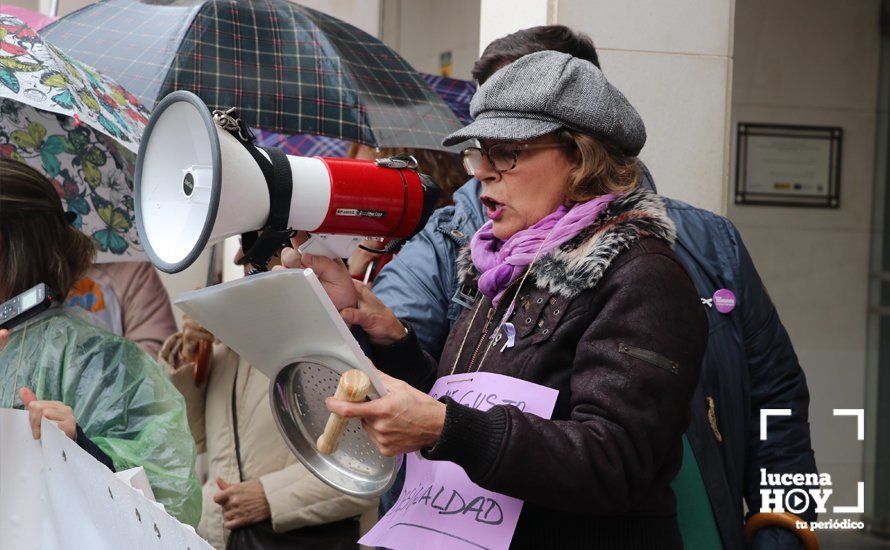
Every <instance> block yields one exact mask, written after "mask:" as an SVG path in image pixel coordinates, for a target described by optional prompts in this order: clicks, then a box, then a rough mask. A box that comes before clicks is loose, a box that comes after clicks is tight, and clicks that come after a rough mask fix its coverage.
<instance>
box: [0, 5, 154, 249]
mask: <svg viewBox="0 0 890 550" xmlns="http://www.w3.org/2000/svg"><path fill="white" fill-rule="evenodd" d="M0 37H2V38H0V156H3V157H7V158H13V159H16V160H19V161H21V162H24V163H26V164H29V165H30V166H33V167H34V168H36V169H38V170H40V171H41V172H42V173H44V174H46V175H47V176H48V177H49V178H50V179H51V180H52V181H53V184H54V185H55V186H56V189H57V190H58V191H59V195H60V196H61V198H62V202H63V205H64V207H65V209H66V210H67V211H69V212H73V213H74V214H76V215H77V217H76V220H75V222H74V223H75V225H77V227H79V228H80V229H81V231H83V232H84V233H85V234H87V235H89V236H91V237H92V238H93V241H94V242H95V244H96V247H97V250H98V253H99V257H98V261H100V262H107V261H121V260H144V259H145V255H144V253H143V252H142V248H141V246H139V241H138V238H137V235H136V228H135V226H134V223H133V220H134V216H133V197H132V174H133V169H134V167H135V157H136V155H135V154H134V153H133V151H134V150H136V149H137V148H138V142H139V136H140V135H141V134H142V131H143V129H144V123H145V121H146V120H147V118H146V117H147V115H148V113H147V112H146V111H145V109H144V108H143V107H142V106H141V105H140V104H139V102H138V100H136V98H135V97H133V96H132V94H129V93H128V92H127V91H126V90H124V89H123V88H121V87H120V86H118V85H117V84H115V83H114V82H112V81H110V80H108V79H107V78H105V77H103V76H101V75H99V74H98V73H96V72H95V71H94V70H93V69H91V68H89V67H86V66H84V65H82V64H80V63H78V62H77V61H74V60H72V59H70V58H69V57H67V56H66V55H64V54H62V53H61V52H59V51H58V50H56V49H55V48H53V46H51V45H50V44H48V43H46V42H44V41H43V40H42V39H41V38H40V36H38V35H37V34H36V33H35V32H34V31H33V30H32V29H31V28H30V27H28V26H27V25H25V24H24V23H22V21H21V20H19V19H17V18H14V17H11V16H6V15H0Z"/></svg>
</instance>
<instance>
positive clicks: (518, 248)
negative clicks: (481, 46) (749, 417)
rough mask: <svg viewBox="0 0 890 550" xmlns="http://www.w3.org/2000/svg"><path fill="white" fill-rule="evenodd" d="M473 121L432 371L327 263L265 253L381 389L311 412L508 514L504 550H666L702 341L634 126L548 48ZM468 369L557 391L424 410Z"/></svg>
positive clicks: (490, 88) (621, 101) (589, 76)
mask: <svg viewBox="0 0 890 550" xmlns="http://www.w3.org/2000/svg"><path fill="white" fill-rule="evenodd" d="M471 114H472V115H473V117H474V121H473V122H472V123H471V124H469V125H468V126H466V127H465V128H463V129H461V130H458V131H457V132H455V133H453V134H451V135H450V136H448V137H447V138H446V139H445V141H444V142H443V143H444V145H454V144H457V143H461V142H465V141H469V140H477V142H476V143H477V144H473V145H470V146H469V147H467V148H466V149H465V150H464V153H463V159H464V163H465V166H466V168H467V171H468V172H469V173H470V174H471V175H473V176H475V177H476V178H477V179H478V180H479V181H480V182H481V185H482V195H481V197H480V200H481V201H482V203H483V204H484V205H485V207H486V214H487V217H488V218H489V220H488V222H486V223H485V224H484V225H483V226H482V227H481V228H480V229H479V230H478V231H477V232H476V234H475V235H474V236H473V238H472V239H471V240H470V243H469V245H468V246H466V247H465V248H464V250H463V251H462V253H461V255H460V257H459V259H458V262H457V269H458V272H459V280H460V283H461V285H462V287H461V297H462V299H463V300H464V301H465V302H466V306H465V307H466V309H464V310H463V311H462V313H461V314H460V316H459V317H458V318H457V320H456V321H455V323H454V324H453V325H452V327H451V331H450V333H449V336H448V339H447V341H446V343H445V347H444V350H443V351H442V354H441V357H440V358H439V360H438V363H437V362H436V361H434V360H433V359H432V358H431V357H430V356H429V355H426V354H425V353H424V352H423V351H422V349H421V347H420V344H419V342H418V341H417V338H416V335H415V334H414V331H413V330H412V327H411V326H410V324H404V323H402V322H401V321H400V320H399V319H398V318H397V317H396V316H395V315H394V314H393V312H392V311H391V310H389V309H388V308H387V307H386V306H384V305H383V304H382V303H381V302H380V301H379V300H378V299H377V298H376V297H375V296H374V294H373V292H372V291H371V290H369V289H368V288H366V287H365V286H363V285H355V284H353V285H347V284H345V283H344V280H345V278H346V276H347V274H346V273H345V270H344V269H343V268H342V265H341V264H340V263H338V262H335V261H331V260H329V259H327V258H322V257H316V256H311V255H308V256H307V255H300V254H299V252H297V251H296V249H288V250H286V251H285V253H283V255H282V258H283V260H284V264H285V265H286V266H288V267H300V266H305V267H311V268H312V269H313V270H314V271H315V272H316V274H318V276H319V278H320V279H321V280H322V284H323V285H325V288H326V289H327V291H328V295H329V296H330V297H331V299H332V301H333V302H334V304H335V305H336V306H337V307H338V309H339V310H340V313H341V315H342V317H343V319H344V320H345V321H346V322H347V324H353V325H358V326H360V327H361V328H362V329H363V330H364V331H365V332H366V333H367V335H368V337H369V340H370V342H371V344H372V345H373V348H374V349H373V352H372V353H371V355H370V357H371V359H372V360H373V362H374V364H375V365H376V366H377V367H378V368H379V369H380V370H381V371H382V372H381V378H382V379H383V382H384V384H385V385H386V386H387V390H388V393H387V394H386V395H385V396H384V397H382V398H380V399H376V400H373V401H371V402H367V403H347V402H344V401H338V400H336V399H328V400H327V405H328V408H329V409H330V410H331V411H332V412H335V413H337V414H339V415H341V416H344V417H350V418H361V419H362V423H363V426H364V427H365V430H366V431H367V432H368V435H369V436H370V438H371V440H372V441H373V442H374V443H375V444H376V445H377V447H378V449H379V450H380V451H381V452H382V453H383V454H385V455H396V454H400V453H411V452H415V451H420V453H421V454H422V456H423V457H424V458H426V459H427V460H428V461H429V463H428V464H430V466H429V467H430V468H435V462H436V461H448V462H453V463H455V464H457V465H458V466H460V467H461V468H463V470H464V472H465V473H466V474H467V476H468V477H469V478H470V480H472V481H473V482H474V483H476V484H477V485H479V486H480V487H481V488H483V489H486V490H490V491H494V492H497V493H501V494H504V495H507V496H510V497H514V498H517V499H520V500H522V501H524V504H523V509H522V514H521V515H520V517H519V521H518V524H517V526H516V530H515V533H510V534H509V536H510V538H509V540H505V541H504V542H505V544H506V543H509V544H510V547H511V548H603V549H613V548H621V549H625V548H627V549H648V548H667V549H673V548H677V549H679V548H682V547H683V542H682V539H681V535H680V531H679V527H678V523H677V515H676V500H675V497H674V494H673V491H672V489H671V486H670V483H671V481H672V480H673V479H674V477H675V475H676V473H677V471H678V470H679V467H680V464H681V460H682V455H683V443H682V436H683V433H684V431H685V429H686V427H687V425H688V422H689V404H690V399H691V398H692V395H693V391H694V389H695V387H696V384H697V381H698V374H699V370H700V368H701V359H702V356H703V354H704V349H705V342H706V340H707V335H708V324H707V318H706V316H705V312H704V310H703V308H702V306H701V303H700V301H699V299H698V294H697V293H696V291H695V288H694V286H693V284H692V281H691V280H690V278H689V275H688V274H687V272H686V271H685V269H684V268H683V267H682V265H681V264H680V263H679V260H678V259H677V257H676V255H675V254H674V252H673V250H672V249H671V244H672V243H673V241H674V238H675V235H676V232H675V227H674V225H673V222H671V220H670V218H668V216H667V213H666V212H665V208H664V205H663V203H662V202H661V200H660V199H659V198H658V197H657V196H655V195H654V194H653V193H652V192H651V191H649V190H647V189H644V188H642V187H640V186H639V185H638V184H637V179H638V178H637V175H636V173H637V160H636V157H637V154H638V153H639V151H640V149H642V147H643V144H644V143H645V139H646V132H645V127H644V125H643V122H642V120H641V119H640V117H639V115H638V113H637V112H636V110H635V109H634V108H633V106H631V105H630V103H629V102H628V101H627V99H626V98H625V97H624V96H623V95H622V94H621V92H620V91H618V90H617V89H616V88H615V87H614V86H612V85H611V84H610V83H609V82H608V81H607V80H606V79H605V77H604V76H603V75H602V72H600V71H599V69H598V68H597V67H595V66H594V65H593V64H592V63H590V62H588V61H584V60H581V59H577V58H574V57H572V56H570V55H567V54H563V53H558V52H553V51H543V52H538V53H533V54H530V55H527V56H524V57H522V58H520V59H518V60H517V61H515V62H513V63H511V64H509V65H507V66H505V67H503V68H502V69H500V70H499V71H498V72H497V73H495V74H494V75H493V76H492V77H491V78H490V79H489V80H487V81H486V82H485V83H484V84H483V85H482V86H480V88H479V90H478V91H477V92H476V95H475V96H474V97H473V100H472V103H471ZM566 130H568V131H569V132H570V134H569V135H572V134H571V133H575V134H578V135H583V137H582V138H580V139H579V138H577V137H572V138H571V139H566V137H565V136H564V134H563V131H566ZM418 298H421V297H418ZM476 372H485V373H494V374H499V375H503V376H509V377H513V378H517V379H520V380H524V381H526V382H531V383H533V384H537V385H539V386H544V387H547V388H550V389H552V390H556V391H557V392H558V397H557V399H556V405H555V408H554V411H553V413H552V415H551V417H550V418H541V417H540V416H536V415H533V414H528V413H526V412H524V411H523V410H522V409H521V408H519V407H517V406H515V405H506V404H496V405H495V406H492V407H491V408H488V409H487V410H480V409H476V408H474V407H472V406H470V405H468V404H464V403H461V402H460V401H459V400H458V399H456V398H457V397H459V396H457V395H455V396H446V397H442V398H441V399H439V400H436V399H434V398H432V397H431V396H429V395H427V393H426V392H428V391H429V390H430V389H431V387H432V386H433V384H434V382H435V381H436V380H437V379H438V378H440V377H444V376H449V375H461V380H470V379H473V378H474V377H473V376H472V373H476ZM468 374H469V376H467V375H468ZM467 535H469V534H467ZM505 536H507V535H505Z"/></svg>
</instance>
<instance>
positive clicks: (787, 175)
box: [735, 122, 843, 208]
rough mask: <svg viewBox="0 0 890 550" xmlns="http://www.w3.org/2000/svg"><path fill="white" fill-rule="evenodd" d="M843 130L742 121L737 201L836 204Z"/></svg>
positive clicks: (739, 133) (798, 204)
mask: <svg viewBox="0 0 890 550" xmlns="http://www.w3.org/2000/svg"><path fill="white" fill-rule="evenodd" d="M842 140H843V130H842V129H841V128H838V127H828V126H790V125H777V124H752V123H748V122H740V123H739V125H738V135H737V139H736V172H735V203H736V204H756V205H768V206H808V207H817V208H838V207H840V175H841V142H842Z"/></svg>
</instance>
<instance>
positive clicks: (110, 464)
mask: <svg viewBox="0 0 890 550" xmlns="http://www.w3.org/2000/svg"><path fill="white" fill-rule="evenodd" d="M74 442H75V443H77V446H78V447H80V448H81V449H83V450H84V451H86V452H88V453H89V454H90V456H92V457H93V458H95V459H96V460H98V461H99V462H101V463H102V464H104V465H105V467H106V468H108V469H109V470H111V471H112V472H116V471H117V470H115V469H114V461H113V460H111V457H110V456H108V455H107V454H105V453H104V452H103V451H102V449H100V448H99V446H98V445H96V444H95V443H93V440H92V439H90V438H89V437H87V434H85V433H83V429H82V428H81V427H80V426H79V425H78V426H77V434H76V435H75V437H74Z"/></svg>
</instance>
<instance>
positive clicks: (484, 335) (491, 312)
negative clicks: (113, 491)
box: [467, 279, 521, 372]
mask: <svg viewBox="0 0 890 550" xmlns="http://www.w3.org/2000/svg"><path fill="white" fill-rule="evenodd" d="M519 281H521V279H516V280H515V281H513V282H512V283H510V285H509V286H507V290H508V291H509V290H510V289H511V288H512V287H513V286H515V285H516V284H517V283H518V282H519ZM516 290H517V292H518V291H519V289H518V288H517V289H516ZM506 297H507V292H504V296H503V298H506ZM503 298H502V299H501V303H503ZM510 301H511V302H512V301H513V297H512V296H511V297H510ZM507 307H510V306H507ZM494 314H495V309H494V307H489V308H488V318H487V319H486V320H485V327H484V328H483V329H482V337H481V338H480V339H479V341H478V342H477V343H476V348H475V349H474V350H473V355H472V356H471V357H470V363H469V364H468V365H467V372H472V371H473V364H474V363H475V362H476V355H478V354H479V350H480V349H482V344H483V342H485V340H486V339H487V338H488V330H489V329H490V328H491V321H492V320H493V319H494ZM472 328H473V327H467V330H468V331H469V330H471V329H472ZM479 367H480V368H481V367H482V365H481V364H480V365H479Z"/></svg>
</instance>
